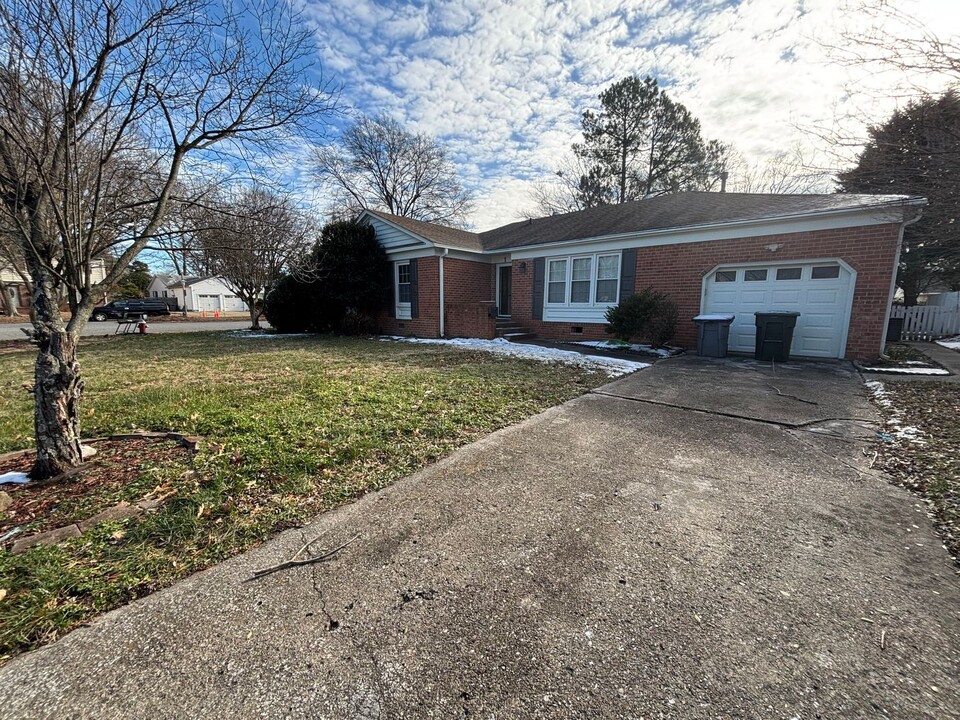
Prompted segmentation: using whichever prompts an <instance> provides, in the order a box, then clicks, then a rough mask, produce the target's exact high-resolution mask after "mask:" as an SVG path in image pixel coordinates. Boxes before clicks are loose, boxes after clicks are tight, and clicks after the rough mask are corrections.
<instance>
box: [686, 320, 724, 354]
mask: <svg viewBox="0 0 960 720" xmlns="http://www.w3.org/2000/svg"><path fill="white" fill-rule="evenodd" d="M733 318H734V316H733V315H697V316H696V317H695V318H694V319H693V321H694V322H695V323H696V324H697V355H700V356H702V357H715V358H725V357H726V356H727V342H728V341H729V339H730V323H732V322H733Z"/></svg>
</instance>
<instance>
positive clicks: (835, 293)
mask: <svg viewBox="0 0 960 720" xmlns="http://www.w3.org/2000/svg"><path fill="white" fill-rule="evenodd" d="M838 302H840V289H839V288H829V289H827V288H823V289H818V290H808V291H807V303H809V304H815V303H825V304H830V305H833V304H836V303H838Z"/></svg>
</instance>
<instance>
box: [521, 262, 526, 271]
mask: <svg viewBox="0 0 960 720" xmlns="http://www.w3.org/2000/svg"><path fill="white" fill-rule="evenodd" d="M526 271H527V263H526V262H522V263H520V272H522V273H525V272H526Z"/></svg>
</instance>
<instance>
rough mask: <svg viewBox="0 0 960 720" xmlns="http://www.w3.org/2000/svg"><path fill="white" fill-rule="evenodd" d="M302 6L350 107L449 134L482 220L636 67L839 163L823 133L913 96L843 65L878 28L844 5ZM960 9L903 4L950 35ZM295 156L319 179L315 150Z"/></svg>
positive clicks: (749, 130) (753, 132) (708, 106)
mask: <svg viewBox="0 0 960 720" xmlns="http://www.w3.org/2000/svg"><path fill="white" fill-rule="evenodd" d="M303 1H304V3H305V4H304V7H305V9H306V12H307V15H308V17H309V19H310V21H311V22H313V23H314V24H315V27H316V36H317V44H318V51H319V53H320V61H321V64H322V68H323V71H324V75H325V76H326V77H328V78H332V79H334V80H336V81H338V82H340V83H341V84H342V88H343V95H342V98H343V102H344V104H345V106H347V107H349V108H351V109H353V110H355V111H358V112H362V113H366V114H371V115H372V114H377V113H386V114H388V115H391V116H393V117H395V118H397V119H398V120H400V121H402V122H404V123H406V124H407V125H408V126H409V127H410V128H411V129H417V130H421V131H425V132H428V133H430V134H432V135H434V136H436V137H437V138H438V139H439V140H440V141H441V142H442V143H443V144H444V145H445V146H446V147H447V148H448V149H449V151H450V153H451V155H452V157H453V159H454V161H455V163H456V165H457V167H458V169H459V171H460V173H461V176H462V177H463V178H464V180H465V182H466V183H467V185H468V186H469V187H471V188H472V189H473V190H474V192H475V194H476V198H477V203H476V211H475V213H474V214H473V217H472V218H471V221H472V224H473V226H474V227H475V228H477V229H486V228H489V227H493V226H496V225H499V224H504V223H507V222H511V221H513V220H515V219H516V218H517V217H518V214H519V213H520V212H522V210H523V209H524V208H526V207H530V206H531V205H532V203H531V201H530V197H529V192H530V188H531V184H532V183H533V182H534V181H536V180H538V179H544V178H548V177H549V176H550V174H551V172H552V170H553V169H555V167H556V165H557V163H558V162H559V161H560V160H562V158H563V157H564V156H565V155H566V154H567V153H568V152H569V147H570V144H571V142H574V141H575V140H577V139H578V129H579V117H580V113H581V112H582V111H583V109H585V108H587V107H590V106H592V105H595V99H596V95H597V93H598V92H599V91H600V90H601V89H602V88H603V87H605V86H606V85H608V84H610V83H611V82H612V81H615V80H617V79H619V78H621V77H623V76H625V75H628V74H631V73H636V74H638V75H644V74H647V73H649V74H652V75H654V76H655V77H657V78H658V79H659V80H660V82H661V84H663V85H664V86H666V87H667V88H668V91H669V93H670V95H671V96H672V97H674V98H675V99H678V100H680V101H681V102H683V103H684V104H686V105H687V107H688V108H689V109H690V110H691V111H692V112H693V113H694V114H695V115H696V116H698V117H699V118H700V119H701V121H702V123H703V130H704V134H705V136H706V137H708V138H717V139H719V140H721V141H724V142H727V143H732V144H733V145H734V146H735V147H736V149H737V150H738V151H739V152H740V153H742V155H743V156H744V158H745V160H746V162H747V163H748V164H750V163H763V162H764V160H765V159H766V158H769V157H770V156H772V155H773V154H774V153H776V152H777V151H778V150H783V149H787V148H791V147H794V146H798V147H801V148H802V149H803V152H804V154H805V156H806V157H807V158H808V159H810V160H811V161H814V162H816V163H817V164H820V165H826V166H836V165H837V164H838V163H840V162H842V160H839V159H837V158H834V157H832V156H827V155H825V154H824V153H823V152H822V148H824V147H825V145H824V143H823V142H822V141H821V140H819V139H818V138H817V137H816V136H815V135H814V134H811V133H810V132H809V130H810V129H811V128H824V127H827V128H833V127H834V126H836V125H837V123H840V124H841V125H843V126H844V129H845V130H847V131H849V132H850V133H853V134H854V135H856V134H858V133H862V131H863V122H864V120H865V119H871V120H872V121H874V122H877V121H882V120H883V119H884V118H885V117H886V116H887V115H888V114H889V112H890V111H891V110H892V109H893V107H894V105H895V104H896V103H897V102H903V99H904V98H905V97H906V96H907V94H908V91H906V90H904V89H903V88H902V87H900V86H902V85H903V84H904V79H903V78H900V77H892V76H891V75H890V74H877V73H875V72H874V71H872V70H866V69H864V68H859V67H852V68H851V67H844V66H840V65H838V64H836V63H835V62H833V61H832V59H831V58H830V56H829V53H828V51H827V50H826V49H825V48H824V44H828V45H829V44H836V43H837V42H839V31H840V30H841V29H842V28H843V27H856V26H858V24H862V23H863V22H865V19H864V18H862V17H860V16H858V15H856V14H851V13H849V12H844V11H843V9H842V7H841V5H842V2H838V1H837V0H743V1H742V2H736V1H733V0H730V1H720V0H700V1H698V2H686V1H683V0H677V1H674V2H668V1H666V0H663V1H661V0H641V1H639V2H638V1H634V2H623V1H621V0H578V1H576V2H571V1H569V0H564V1H561V2H546V1H545V0H509V1H506V2H501V1H497V0H458V1H456V2H449V1H446V0H437V1H433V0H429V1H427V2H417V3H393V2H383V1H382V0H380V1H378V0H303ZM851 1H852V0H851ZM955 3H956V0H922V2H917V3H911V0H901V2H900V3H899V4H901V5H903V6H904V7H905V8H906V9H908V11H909V12H911V13H914V14H916V15H917V16H918V17H923V18H927V17H929V18H936V24H935V27H936V30H937V32H938V33H939V34H942V35H945V36H949V35H950V34H954V35H956V34H960V13H958V12H957V11H956V6H955ZM928 85H929V83H928ZM853 151H854V148H846V149H844V150H842V151H841V152H842V153H843V154H846V156H847V157H849V156H850V155H851V154H852V152H853ZM289 162H290V164H291V167H295V168H299V169H300V170H301V172H300V173H299V177H300V179H301V180H302V181H303V183H304V184H305V187H309V184H310V182H309V179H308V177H307V174H306V173H304V172H302V169H303V168H304V167H305V164H306V157H305V155H301V156H298V157H297V156H292V157H291V158H289ZM318 199H319V201H320V202H321V204H322V201H323V199H322V197H321V198H318Z"/></svg>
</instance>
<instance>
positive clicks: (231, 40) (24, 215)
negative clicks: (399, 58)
mask: <svg viewBox="0 0 960 720" xmlns="http://www.w3.org/2000/svg"><path fill="white" fill-rule="evenodd" d="M0 56H2V61H0V62H2V64H0V203H2V205H0V208H2V212H3V214H4V217H5V220H6V221H7V222H9V223H10V224H11V225H12V227H13V229H14V232H15V235H16V237H17V239H18V242H19V245H20V247H21V249H22V251H23V254H24V262H25V265H26V268H27V271H28V272H29V275H30V277H31V280H32V282H33V297H32V310H33V325H34V336H35V340H36V343H37V346H38V355H37V362H36V366H35V384H34V389H33V392H34V398H35V403H34V405H35V413H34V426H35V436H36V443H37V459H36V463H35V465H34V467H33V470H32V472H31V476H32V477H33V478H35V479H39V478H47V477H51V476H54V475H57V474H60V473H62V472H64V471H67V470H69V469H71V468H73V467H76V466H77V465H79V464H80V462H81V449H80V421H79V403H80V400H81V397H82V393H83V380H82V377H81V374H80V366H79V363H78V361H77V341H78V338H79V336H80V332H81V330H82V328H83V327H84V325H85V324H86V322H87V320H88V318H89V315H90V310H91V309H92V307H93V305H94V303H95V301H96V298H97V289H96V288H94V287H93V285H94V283H93V282H92V280H91V265H92V262H93V260H94V259H95V258H97V257H100V256H102V255H103V254H105V253H106V252H108V251H109V250H110V249H111V248H115V247H122V250H121V251H120V252H119V255H118V257H117V259H116V262H115V263H114V264H113V265H112V267H111V268H110V270H109V271H108V273H107V277H106V279H105V280H104V285H106V286H110V285H112V284H113V283H114V282H115V281H116V280H117V279H118V278H119V277H120V276H121V275H122V273H123V272H124V271H125V270H126V268H127V266H128V265H129V264H130V262H131V261H132V260H133V259H134V258H135V257H136V256H137V254H138V253H139V252H140V251H141V250H142V249H143V248H144V247H145V246H146V245H147V243H148V241H149V240H150V238H151V237H152V236H153V235H154V233H155V232H157V231H158V230H159V229H160V228H161V227H162V224H163V221H164V217H165V215H166V213H167V211H168V209H169V208H170V206H171V204H172V203H173V202H174V197H173V195H174V189H175V187H176V183H177V178H178V176H179V175H180V173H181V171H182V170H183V169H184V168H185V166H186V164H187V163H188V162H190V159H191V158H194V163H193V167H196V168H200V167H203V166H205V165H206V166H209V165H211V164H214V163H220V165H221V166H222V165H224V164H226V163H229V162H230V161H231V160H233V159H235V158H236V157H237V153H239V152H241V151H242V150H243V148H246V147H251V148H252V147H255V146H256V144H257V143H259V144H260V145H261V146H263V145H265V144H267V143H269V142H270V141H271V140H273V139H274V138H275V137H276V135H277V131H278V129H280V128H290V127H291V126H295V125H296V124H297V123H299V122H304V121H306V120H307V119H309V118H315V117H317V116H320V115H322V114H324V113H327V112H329V111H330V110H331V105H332V102H333V98H332V96H331V94H330V93H329V92H328V91H327V90H318V89H316V88H315V87H311V86H310V85H309V83H308V79H309V78H308V70H309V66H310V62H311V61H310V58H311V56H312V35H311V30H310V29H309V27H308V26H307V24H306V23H305V22H304V21H303V19H302V18H300V17H298V16H297V15H296V14H295V13H292V12H291V11H290V9H289V7H288V6H287V4H286V3H284V2H281V0H264V2H261V3H256V4H251V5H246V6H245V5H243V4H235V3H232V2H226V0H224V1H223V2H220V1H219V0H139V1H138V2H135V3H134V2H124V1H123V0H73V1H72V2H70V3H56V2H49V0H6V2H4V3H3V4H2V5H0ZM63 295H65V296H66V298H67V302H68V305H69V310H70V313H69V319H68V320H66V321H65V320H64V319H62V317H61V313H60V307H59V298H60V297H62V296H63Z"/></svg>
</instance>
